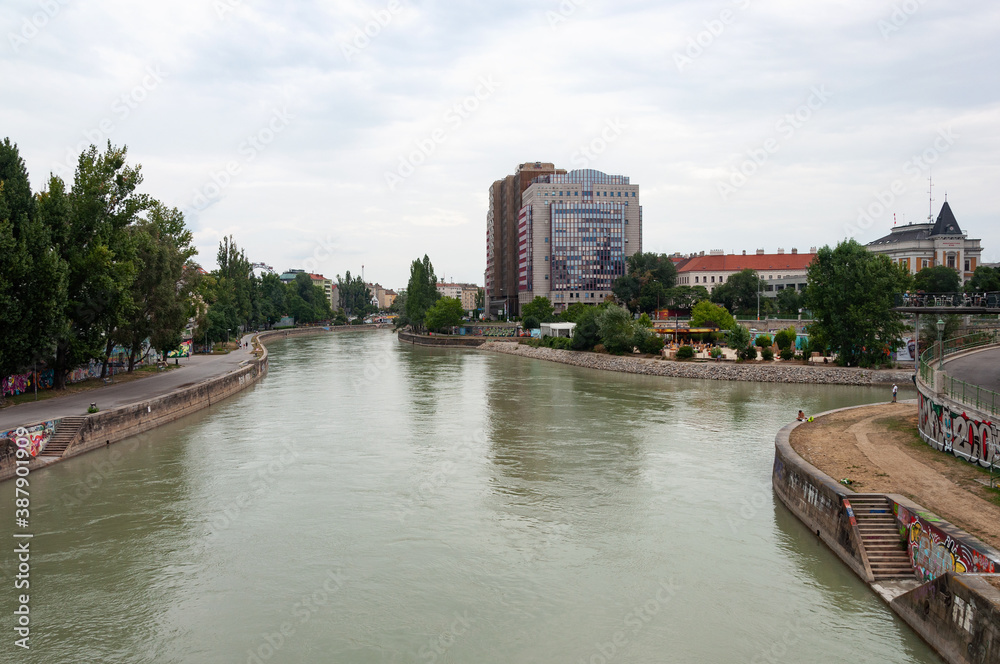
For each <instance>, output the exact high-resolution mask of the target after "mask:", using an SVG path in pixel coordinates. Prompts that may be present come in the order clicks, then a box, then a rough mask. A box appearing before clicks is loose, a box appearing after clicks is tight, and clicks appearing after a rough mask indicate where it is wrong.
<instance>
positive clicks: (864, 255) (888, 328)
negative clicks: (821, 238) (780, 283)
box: [806, 239, 910, 366]
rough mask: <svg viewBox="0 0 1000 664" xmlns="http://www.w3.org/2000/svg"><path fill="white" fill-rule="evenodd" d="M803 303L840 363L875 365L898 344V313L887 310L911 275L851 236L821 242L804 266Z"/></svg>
mask: <svg viewBox="0 0 1000 664" xmlns="http://www.w3.org/2000/svg"><path fill="white" fill-rule="evenodd" d="M808 279H809V282H808V283H809V285H808V287H807V288H806V305H807V306H808V307H809V309H811V310H812V314H813V320H814V321H815V322H814V323H813V328H814V329H815V331H816V333H817V334H819V335H820V336H821V337H822V338H823V339H824V340H825V341H826V342H827V343H828V344H829V347H830V349H831V350H832V351H833V352H835V353H836V354H837V360H838V362H839V363H840V364H843V365H848V366H874V365H877V364H879V363H881V362H883V361H884V359H885V357H886V355H885V351H886V350H887V349H893V348H895V347H896V346H898V344H899V343H900V337H901V335H902V332H903V322H902V317H901V314H899V313H897V312H895V311H893V310H892V307H893V306H894V299H895V297H896V295H898V294H900V293H902V292H903V291H905V290H906V289H907V288H908V287H909V285H910V276H909V274H907V273H906V272H905V271H904V269H903V268H902V267H900V266H899V265H896V264H895V263H893V262H892V260H891V259H890V258H889V257H888V256H885V255H884V254H876V253H872V252H870V251H868V249H867V248H865V247H864V246H862V245H861V244H859V243H858V242H857V241H856V240H853V239H851V240H847V241H844V242H841V243H840V244H838V245H837V247H836V248H834V249H831V248H830V247H829V246H826V247H823V248H822V249H820V250H819V252H818V253H817V254H816V259H815V260H813V262H812V263H811V264H810V265H809V270H808Z"/></svg>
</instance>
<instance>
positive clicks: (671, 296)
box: [661, 286, 709, 309]
mask: <svg viewBox="0 0 1000 664" xmlns="http://www.w3.org/2000/svg"><path fill="white" fill-rule="evenodd" d="M708 298H709V293H708V289H707V288H705V287H704V286H674V287H673V288H670V289H667V290H666V291H665V292H664V297H663V302H662V303H661V304H662V305H663V306H666V307H670V308H671V309H690V308H691V307H693V306H694V305H696V304H697V303H699V302H701V301H702V300H707V299H708Z"/></svg>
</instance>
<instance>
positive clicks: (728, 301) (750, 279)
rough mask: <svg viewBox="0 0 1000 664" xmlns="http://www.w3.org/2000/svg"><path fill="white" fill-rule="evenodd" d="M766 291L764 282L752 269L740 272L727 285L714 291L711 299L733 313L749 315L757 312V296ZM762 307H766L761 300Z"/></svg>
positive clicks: (727, 281)
mask: <svg viewBox="0 0 1000 664" xmlns="http://www.w3.org/2000/svg"><path fill="white" fill-rule="evenodd" d="M763 289H764V281H763V280H762V279H761V278H760V277H759V276H758V275H757V272H756V271H754V270H751V269H746V270H740V271H739V272H737V273H736V274H734V275H732V276H730V277H729V279H727V280H726V283H724V284H722V285H721V286H716V287H715V289H714V290H712V295H711V299H712V302H715V303H716V304H721V305H722V306H723V307H725V308H726V309H728V310H729V311H732V312H733V313H739V314H749V313H756V311H757V294H758V292H759V291H762V290H763ZM761 306H764V301H763V298H761Z"/></svg>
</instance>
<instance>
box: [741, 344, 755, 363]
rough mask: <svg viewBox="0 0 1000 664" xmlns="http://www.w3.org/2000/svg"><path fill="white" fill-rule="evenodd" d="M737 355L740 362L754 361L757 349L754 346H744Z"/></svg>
mask: <svg viewBox="0 0 1000 664" xmlns="http://www.w3.org/2000/svg"><path fill="white" fill-rule="evenodd" d="M737 353H738V354H739V356H740V359H741V360H756V359H757V348H756V347H755V346H744V347H743V348H741V349H739V350H738V351H737Z"/></svg>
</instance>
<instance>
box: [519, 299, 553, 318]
mask: <svg viewBox="0 0 1000 664" xmlns="http://www.w3.org/2000/svg"><path fill="white" fill-rule="evenodd" d="M529 316H532V317H534V318H537V319H538V321H539V322H541V323H548V322H551V321H553V320H555V313H554V308H553V306H552V303H551V302H549V298H547V297H542V296H541V295H536V296H535V299H533V300H532V301H531V302H528V303H527V304H525V305H524V306H522V307H521V319H522V320H524V319H526V318H528V317H529Z"/></svg>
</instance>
